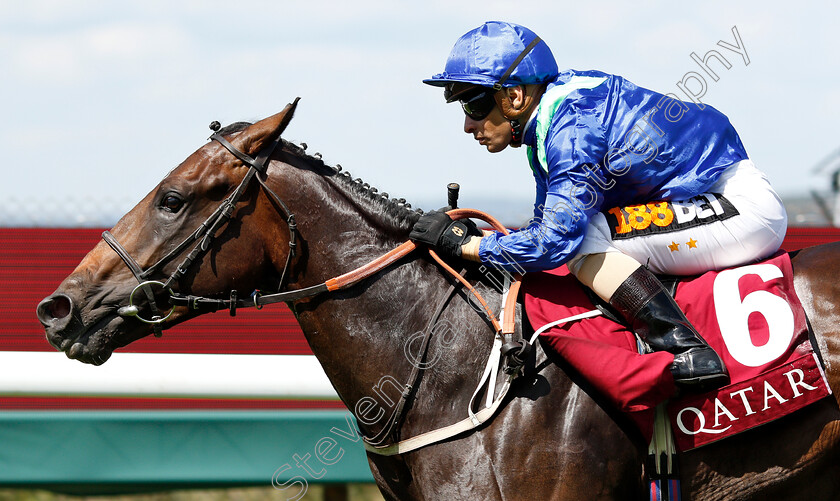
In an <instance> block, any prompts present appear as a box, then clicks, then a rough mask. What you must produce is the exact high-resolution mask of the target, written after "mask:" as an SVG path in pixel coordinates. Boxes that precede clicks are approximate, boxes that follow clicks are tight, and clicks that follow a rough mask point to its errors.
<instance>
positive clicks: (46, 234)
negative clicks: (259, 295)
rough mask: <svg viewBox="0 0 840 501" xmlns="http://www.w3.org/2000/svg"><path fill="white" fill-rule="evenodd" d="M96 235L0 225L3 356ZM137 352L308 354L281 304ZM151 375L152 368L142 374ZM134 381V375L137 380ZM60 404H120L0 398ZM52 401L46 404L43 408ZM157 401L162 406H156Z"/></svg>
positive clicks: (31, 331) (807, 236)
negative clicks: (37, 306)
mask: <svg viewBox="0 0 840 501" xmlns="http://www.w3.org/2000/svg"><path fill="white" fill-rule="evenodd" d="M101 233H102V230H98V229H78V228H56V229H50V228H0V349H2V350H5V351H52V350H53V348H52V347H51V346H50V345H49V344H48V343H47V342H46V340H45V338H44V331H43V329H42V327H41V325H40V324H39V323H38V320H37V319H36V318H35V307H36V305H37V304H38V302H39V301H40V300H41V299H42V298H44V297H45V296H47V295H49V294H50V293H52V292H53V291H54V290H55V288H56V287H57V286H58V284H59V283H60V282H61V280H62V279H63V278H64V277H66V276H67V275H68V274H70V272H72V271H73V269H74V268H75V267H76V265H77V264H78V263H79V261H81V260H82V258H83V257H84V256H85V254H87V252H88V251H89V250H90V249H92V248H93V247H94V246H95V245H96V243H97V242H98V241H99V240H100V238H101V237H100V235H101ZM837 240H840V228H790V229H789V230H788V234H787V237H786V238H785V242H784V244H783V247H784V248H785V249H787V250H795V249H800V248H802V247H807V246H810V245H817V244H820V243H826V242H833V241H837ZM120 351H124V352H144V353H231V354H249V353H250V354H300V355H303V354H311V351H310V350H309V346H308V345H307V344H306V340H305V339H304V337H303V334H302V333H301V331H300V328H299V327H298V325H297V323H296V322H295V319H294V317H293V315H292V313H291V312H290V311H289V309H288V308H287V307H286V306H285V305H282V304H280V305H271V306H268V307H266V308H264V309H262V310H260V311H257V310H254V309H247V310H240V311H239V312H237V316H236V317H230V316H229V315H228V314H227V313H226V312H218V313H213V314H208V315H204V316H202V317H199V318H196V319H194V320H191V321H190V322H187V323H185V324H181V325H178V326H176V327H174V328H172V329H170V330H168V331H166V333H164V337H163V338H162V339H156V338H153V337H148V338H145V339H142V340H140V341H137V342H135V343H133V344H131V345H130V346H128V347H126V348H123V349H121V350H120ZM150 370H153V369H150ZM138 377H141V375H138ZM56 400H61V401H62V402H64V404H62V405H60V407H63V408H67V407H68V406H69V407H73V408H76V407H78V408H85V407H86V406H87V407H90V406H89V405H87V404H85V403H84V402H86V401H96V402H98V404H97V408H103V407H104V408H111V407H117V408H119V407H121V406H123V405H124V402H125V400H126V399H72V402H71V401H69V400H71V399H28V398H21V399H15V398H13V399H3V402H2V404H0V405H1V406H2V407H5V408H43V407H44V406H48V407H49V406H51V405H53V404H55V402H56ZM133 401H134V402H135V404H136V405H132V408H138V407H139V408H181V407H184V406H189V407H202V406H204V408H207V407H217V406H221V407H224V408H231V407H237V406H241V407H253V406H254V405H256V406H257V407H265V406H266V405H269V406H270V407H275V408H276V407H277V406H280V407H289V406H304V407H308V406H311V405H310V404H314V405H315V406H319V405H325V406H329V407H335V406H336V404H335V403H323V404H319V403H317V402H315V403H310V404H298V403H296V404H290V403H288V402H286V403H283V402H280V403H277V402H273V403H266V402H261V403H258V404H255V403H254V402H252V401H243V402H237V401H231V400H228V401H224V405H222V404H220V403H219V402H215V401H212V402H204V403H202V402H201V401H196V400H187V401H185V402H178V399H168V400H164V399H133ZM50 402H52V403H50ZM162 402H163V403H162Z"/></svg>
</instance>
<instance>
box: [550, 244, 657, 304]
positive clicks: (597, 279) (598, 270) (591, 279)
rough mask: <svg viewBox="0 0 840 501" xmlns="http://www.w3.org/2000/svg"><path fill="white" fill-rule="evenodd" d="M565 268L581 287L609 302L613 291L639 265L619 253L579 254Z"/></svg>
mask: <svg viewBox="0 0 840 501" xmlns="http://www.w3.org/2000/svg"><path fill="white" fill-rule="evenodd" d="M566 266H567V267H568V268H569V271H570V272H571V273H572V274H573V275H574V276H575V277H577V279H578V281H580V283H582V284H583V285H585V286H587V287H589V288H590V289H592V291H593V292H595V294H597V295H598V296H599V297H600V298H601V299H603V300H605V301H609V300H610V298H611V297H612V295H613V293H614V292H615V290H616V289H617V288H618V286H619V285H621V284H622V283H623V282H624V281H625V280H626V279H627V277H629V276H630V274H631V273H633V272H634V271H636V270H637V269H638V268H639V266H641V264H640V263H639V262H638V261H636V260H635V259H633V258H632V257H630V256H628V255H626V254H623V253H621V252H599V253H596V254H582V255H581V254H579V255H577V256H575V257H574V258H573V259H572V260H571V261H569V262H568V263H567V264H566Z"/></svg>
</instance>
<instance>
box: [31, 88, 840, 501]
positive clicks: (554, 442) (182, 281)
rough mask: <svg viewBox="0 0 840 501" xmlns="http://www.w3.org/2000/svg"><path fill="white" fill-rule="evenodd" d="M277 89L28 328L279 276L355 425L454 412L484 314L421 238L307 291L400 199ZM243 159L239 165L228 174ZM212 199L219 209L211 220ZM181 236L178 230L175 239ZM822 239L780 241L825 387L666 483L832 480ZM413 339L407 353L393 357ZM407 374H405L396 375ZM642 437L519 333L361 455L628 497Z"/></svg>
mask: <svg viewBox="0 0 840 501" xmlns="http://www.w3.org/2000/svg"><path fill="white" fill-rule="evenodd" d="M296 104H297V101H295V102H294V103H293V104H290V105H288V106H287V107H286V108H285V109H284V110H283V111H281V112H280V113H278V114H276V115H273V116H271V117H268V118H266V119H263V120H260V121H258V122H256V123H254V124H235V125H234V126H229V127H226V128H225V129H221V130H219V131H218V132H217V133H216V135H214V137H218V138H221V140H216V141H209V142H208V143H207V144H205V145H203V146H202V147H200V148H199V149H198V150H196V151H195V152H194V153H192V155H190V156H189V157H187V158H186V160H184V161H183V162H182V163H181V164H180V165H179V166H178V167H176V168H175V169H174V170H172V171H171V172H170V173H169V174H168V175H167V176H166V177H165V178H164V179H163V180H162V181H161V182H160V184H159V185H158V186H157V187H155V188H154V189H153V190H152V191H151V192H150V193H149V194H148V195H147V196H146V197H145V198H144V199H143V200H142V201H141V202H140V203H139V204H138V205H137V206H136V207H134V208H133V209H132V210H131V211H129V212H128V213H127V214H125V215H124V216H123V217H122V218H121V219H120V220H119V221H118V222H117V224H116V225H115V226H114V227H113V228H112V229H111V230H110V232H108V233H107V235H106V236H108V235H109V236H110V237H109V238H106V239H104V240H103V241H101V242H99V243H98V244H97V245H96V246H95V247H94V248H93V249H92V250H91V251H90V253H88V254H87V256H86V257H85V258H84V259H83V260H82V261H81V263H80V264H79V265H78V267H77V268H76V269H75V270H74V271H73V272H72V273H71V274H70V275H69V276H68V277H67V278H66V279H65V280H64V281H63V282H62V283H61V284H60V285H59V286H58V288H57V290H56V291H55V292H54V293H53V294H52V295H50V296H49V297H47V298H45V299H44V300H43V301H42V302H41V303H40V304H39V305H38V308H37V316H38V318H39V320H40V321H41V322H42V324H43V325H44V328H45V333H46V337H47V339H48V340H49V342H50V343H51V344H52V345H53V346H54V347H55V348H56V349H58V350H61V351H64V352H65V353H66V355H67V356H68V357H69V358H71V359H76V360H79V361H81V362H85V363H90V364H102V363H104V362H105V361H106V360H107V359H108V357H109V356H110V355H111V353H112V352H113V351H114V350H115V349H117V348H119V347H122V346H125V345H127V344H129V343H131V342H132V341H134V340H137V339H139V338H142V337H144V336H147V335H149V334H152V333H153V332H154V333H156V334H159V332H156V331H159V330H163V329H166V328H169V327H171V326H173V325H176V324H178V323H180V322H184V321H187V320H189V319H190V318H192V317H194V316H196V315H198V314H200V313H201V312H202V310H200V309H199V310H196V309H193V308H189V307H185V306H184V305H178V306H172V307H171V308H170V307H169V305H167V304H166V301H167V299H169V296H179V297H184V296H186V295H191V296H194V299H192V301H193V302H194V303H196V304H197V303H199V302H201V301H206V302H210V303H212V302H213V301H215V304H216V305H217V306H218V305H222V306H223V307H224V308H234V307H236V306H237V305H240V306H242V305H245V304H248V302H249V301H253V303H254V304H256V305H257V306H262V305H261V304H260V302H259V298H260V294H259V293H258V294H256V295H254V296H253V297H245V299H242V298H239V297H238V295H237V294H238V293H234V292H233V291H254V290H259V291H276V290H280V289H282V291H283V292H282V293H281V294H286V295H281V296H279V300H283V301H285V302H286V303H287V304H288V306H289V307H290V308H291V310H292V312H293V313H294V315H295V317H296V319H297V321H298V323H299V324H300V327H301V329H302V331H303V333H304V335H305V337H306V339H307V341H308V343H309V345H310V347H311V349H312V352H313V353H314V354H315V356H316V357H317V358H318V360H319V361H320V363H321V365H322V366H323V369H324V371H325V373H326V374H327V376H328V377H329V379H330V381H331V382H332V384H333V386H334V387H335V390H336V392H337V393H338V395H339V397H340V398H341V400H342V401H343V403H344V404H345V405H346V406H347V407H348V409H351V410H355V415H356V418H357V422H358V430H359V432H360V433H361V434H363V435H364V436H366V437H376V436H377V435H379V436H383V434H384V435H388V437H389V438H391V439H394V440H396V439H399V438H405V437H413V436H417V435H419V434H422V433H425V432H428V431H430V430H434V429H437V428H440V427H442V426H446V425H449V424H451V423H453V422H456V421H458V420H459V419H461V418H463V417H464V416H465V414H466V409H467V407H468V406H469V405H470V403H471V398H472V393H473V390H474V388H475V387H476V384H477V382H478V381H479V379H480V377H481V375H482V371H483V370H484V367H485V362H486V359H487V356H488V353H490V351H491V346H492V344H493V342H494V341H493V338H494V329H493V327H492V326H491V325H490V323H489V322H488V321H487V319H486V317H484V316H482V315H481V314H480V312H477V311H476V307H475V305H474V301H471V300H470V299H471V297H470V295H469V294H467V293H465V292H464V291H463V290H462V289H457V290H455V291H454V292H453V291H452V290H451V289H452V287H453V286H452V285H451V284H452V282H453V281H452V279H451V277H449V276H448V275H447V274H445V273H444V272H442V271H441V268H440V266H439V265H438V264H437V263H436V262H435V261H434V260H432V259H431V258H430V256H429V253H428V252H424V251H423V250H422V249H419V250H415V251H414V252H410V253H408V254H406V255H404V256H402V257H400V258H399V259H396V260H395V262H393V263H392V264H390V265H388V266H385V267H381V268H379V269H377V270H375V271H373V272H372V273H371V274H370V276H368V277H367V278H363V279H361V280H358V281H357V282H356V283H355V285H353V286H350V287H347V288H343V289H338V290H326V291H325V290H323V289H324V288H323V287H321V284H323V283H324V282H325V281H328V280H329V279H330V278H331V277H335V276H336V275H338V274H342V273H347V272H348V271H352V270H355V269H357V268H359V267H363V266H364V265H366V264H367V263H369V262H371V261H372V260H374V259H376V258H378V257H379V256H381V255H383V254H385V253H387V252H388V251H391V250H392V249H394V248H395V247H398V246H399V245H401V244H403V243H404V242H406V241H407V237H408V234H409V231H410V229H411V226H412V224H413V223H414V222H415V221H416V220H417V219H418V217H419V212H418V211H416V210H414V209H411V208H410V206H409V204H407V203H406V202H405V201H404V200H403V199H399V200H396V199H390V198H388V196H387V194H381V193H379V192H377V191H376V189H375V188H372V187H370V186H368V185H367V184H365V183H363V182H362V181H361V180H360V179H355V180H354V179H352V177H351V176H349V175H348V174H347V173H346V172H342V171H341V169H340V167H338V166H336V167H332V166H329V165H327V164H325V163H324V162H323V161H322V160H321V159H320V156H319V155H315V156H312V155H309V154H307V153H306V152H305V150H304V148H302V147H300V146H297V145H295V144H292V143H290V142H287V141H285V140H283V139H281V133H282V132H283V131H284V129H285V128H286V126H287V125H288V124H289V122H290V120H291V118H292V115H293V113H294V110H295V107H296ZM216 129H217V130H218V126H217V127H216ZM223 142H226V143H227V145H226V144H223ZM272 145H273V146H272ZM272 148H273V149H272ZM269 150H271V151H269ZM236 152H239V153H238V154H237V153H236ZM266 152H268V153H266ZM232 153H233V154H232ZM260 156H261V157H262V158H257V157H260ZM261 162H262V163H261ZM254 166H257V167H256V168H255V167H254ZM255 171H256V172H255ZM249 176H255V177H256V178H257V179H258V180H259V183H245V182H244V180H245V178H247V177H249ZM234 195H236V196H235V197H234ZM224 202H227V204H225V203H224ZM223 206H226V207H227V209H224V210H223V209H222V207H223ZM221 213H227V214H229V217H226V218H216V219H214V216H216V215H218V214H221ZM290 216H294V217H290ZM208 221H209V223H208ZM213 221H218V222H216V223H213ZM207 226H213V228H210V229H209V230H208V229H207V228H206V227H207ZM196 228H199V229H203V230H205V231H203V232H199V231H198V230H196ZM179 242H180V243H179ZM190 242H198V243H196V246H195V248H193V250H192V251H190V252H189V254H188V251H189V248H190V245H191V244H190ZM185 256H186V257H185ZM838 257H840V247H838V245H837V244H827V245H823V246H818V247H812V248H807V249H804V250H801V251H799V252H797V253H795V254H794V255H793V257H792V261H793V266H794V270H795V289H796V292H797V293H798V295H799V297H800V299H801V301H802V303H803V306H804V308H805V309H806V312H807V315H808V317H809V318H810V321H811V324H812V327H813V331H814V332H815V336H816V339H817V344H818V346H819V348H820V350H821V353H822V358H823V360H824V363H825V368H826V373H827V374H826V375H827V379H828V382H829V386H830V387H831V388H832V390H833V395H834V397H832V398H824V399H822V400H820V401H818V402H817V403H815V404H813V405H810V406H809V407H807V408H805V409H802V410H800V411H798V412H797V413H795V414H794V415H791V416H787V417H784V418H782V419H779V420H777V421H774V422H772V423H769V424H766V425H764V426H761V427H759V428H756V429H753V430H750V431H747V432H744V433H742V434H740V435H737V436H734V437H732V438H729V439H726V440H723V441H720V442H716V443H712V444H710V445H706V446H704V447H702V448H699V449H695V450H693V451H690V452H687V453H684V454H683V455H682V456H681V458H680V469H681V476H682V479H683V480H682V495H683V496H684V498H686V499H697V500H720V499H727V500H752V499H794V498H797V499H798V498H800V497H807V498H808V499H813V500H819V499H826V500H827V499H835V498H836V496H837V494H836V493H837V492H840V475H838V473H840V469H838V467H837V466H836V465H837V464H838V463H837V456H838V450H840V449H838V440H840V407H838V402H837V395H838V392H840V308H838V307H837V306H836V305H837V304H838V298H840V286H838V284H837V281H836V280H833V279H832V278H831V277H833V276H836V275H837V273H838V270H840V259H838ZM179 260H181V261H180V262H179ZM144 267H145V270H144V269H143V268H144ZM482 273H483V272H482V271H481V270H480V269H477V268H476V267H475V266H472V267H470V268H468V269H467V270H466V276H467V278H468V279H469V280H470V281H471V282H473V283H474V284H475V288H476V290H477V291H478V293H480V294H481V295H483V296H484V297H486V298H487V302H488V303H489V304H498V303H499V302H500V301H501V298H500V291H499V290H498V287H496V286H495V285H494V283H492V281H489V280H487V279H485V277H484V275H482ZM167 276H168V279H167ZM142 280H145V281H146V283H145V285H142V286H141V285H138V284H139V281H142ZM163 280H166V281H165V282H163ZM316 289H317V290H316ZM313 290H316V292H318V293H308V292H307V293H304V292H306V291H310V292H311V291H313ZM141 291H142V292H141ZM176 291H177V292H176ZM301 291H304V292H301ZM297 293H299V294H297ZM195 298H205V299H203V300H198V299H195ZM438 304H440V305H442V308H440V309H439V310H440V311H436V312H435V311H432V310H434V308H432V307H430V306H433V305H438ZM520 313H521V312H520ZM433 317H436V318H433ZM143 319H145V320H143ZM430 323H437V324H442V325H448V326H451V329H450V330H448V332H447V334H446V335H440V336H438V335H436V336H434V337H432V338H431V339H430V340H428V342H427V346H426V347H425V348H424V351H423V353H420V348H419V344H418V341H417V340H418V339H419V338H418V335H417V334H418V333H422V332H424V330H425V329H427V327H428V325H429V324H430ZM412 354H413V355H412ZM421 355H422V357H423V358H422V360H423V361H424V363H423V364H418V363H417V360H412V356H417V357H419V356H421ZM421 365H422V367H420V366H421ZM418 367H420V369H421V370H420V371H419V373H418V370H417V368H418ZM412 374H416V381H410V383H412V384H410V385H409V386H408V387H403V386H402V385H401V384H397V383H401V382H403V381H407V380H410V379H411V377H412ZM414 383H416V384H414ZM501 384H502V383H501V380H500V381H499V382H497V386H501ZM407 389H408V390H410V391H407ZM400 391H403V392H405V393H409V394H408V395H407V398H406V399H405V400H404V401H402V403H401V405H404V407H403V409H402V411H401V413H400V415H399V416H398V417H397V420H396V421H394V420H393V419H392V420H390V421H389V420H386V419H383V418H384V417H385V415H387V414H388V413H389V412H391V416H393V415H394V414H393V412H392V407H393V406H395V405H396V401H397V400H399V398H400V394H399V393H400ZM646 453H647V444H646V443H644V441H643V440H642V439H641V436H640V434H639V433H637V432H635V431H634V430H633V429H632V427H630V426H628V424H627V422H626V420H625V419H623V418H622V416H621V415H619V414H618V413H617V412H616V411H615V410H614V409H611V408H610V406H609V405H606V404H605V403H604V402H603V400H602V399H601V398H600V397H599V395H597V394H596V393H595V392H593V391H591V389H589V388H587V385H586V382H585V381H581V380H580V378H579V377H576V375H575V374H574V373H573V371H571V370H569V369H568V367H567V366H566V365H565V364H564V362H563V360H561V359H559V357H557V356H556V355H554V354H552V353H551V351H550V350H547V349H545V348H544V347H543V349H540V347H539V346H538V347H537V348H536V349H535V350H534V353H532V354H531V355H530V358H529V360H528V361H527V363H526V366H525V367H524V374H523V375H522V376H521V377H519V378H516V379H515V380H514V382H513V384H512V385H511V386H510V389H509V392H508V394H507V397H506V398H505V401H504V402H503V405H502V406H501V407H500V409H499V410H498V412H497V414H496V415H495V416H494V417H493V419H491V420H489V421H487V422H485V423H484V424H482V425H481V426H479V427H477V428H475V429H473V430H470V431H466V432H463V433H461V434H459V435H456V436H453V437H450V438H447V439H445V440H442V441H440V442H438V443H435V444H432V445H427V446H425V447H421V448H419V449H416V450H414V451H411V452H407V453H402V454H396V455H390V456H386V455H380V454H376V453H372V452H368V456H367V457H368V462H369V466H370V468H371V471H372V473H373V477H374V479H375V481H376V483H377V484H378V486H379V488H380V490H381V492H382V494H383V496H384V497H385V499H388V500H422V499H485V500H509V499H523V498H527V499H546V500H572V499H574V500H579V499H596V498H597V499H616V500H617V499H640V498H644V497H645V496H646V489H647V485H646V483H645V480H644V476H645V464H644V463H645V457H646Z"/></svg>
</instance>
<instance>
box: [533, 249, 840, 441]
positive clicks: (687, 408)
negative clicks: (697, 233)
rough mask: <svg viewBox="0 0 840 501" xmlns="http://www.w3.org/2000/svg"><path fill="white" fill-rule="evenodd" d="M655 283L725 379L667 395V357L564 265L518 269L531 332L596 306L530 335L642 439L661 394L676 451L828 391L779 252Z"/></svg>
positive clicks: (672, 390) (784, 411) (799, 405)
mask: <svg viewBox="0 0 840 501" xmlns="http://www.w3.org/2000/svg"><path fill="white" fill-rule="evenodd" d="M665 283H666V284H668V285H666V287H668V288H669V289H670V290H672V291H673V292H674V293H675V299H676V300H677V302H678V304H680V306H681V308H682V309H683V311H684V312H685V314H686V316H687V317H688V319H689V321H691V322H692V324H693V325H694V326H695V327H696V328H697V329H698V331H699V332H700V333H701V334H702V335H703V337H704V338H705V339H706V341H707V342H708V343H709V344H710V345H711V346H712V347H713V348H714V349H715V350H716V351H717V352H718V354H720V355H721V356H722V357H723V359H724V362H725V363H726V366H727V367H728V369H729V372H730V376H731V378H732V382H731V384H730V385H728V386H726V387H723V388H719V389H717V390H714V391H711V392H709V393H705V394H695V395H691V394H685V395H678V396H675V390H676V388H675V386H674V384H673V380H672V379H671V377H670V374H669V371H668V370H667V367H668V365H670V363H671V361H672V359H673V357H672V355H670V354H668V353H662V352H660V353H650V352H649V350H647V349H645V347H644V346H643V344H642V343H640V342H639V341H638V340H637V339H636V337H635V335H634V334H633V333H632V332H630V331H629V330H628V329H627V327H626V326H625V325H623V324H622V323H621V322H620V321H619V317H618V315H615V314H613V313H612V312H611V308H610V307H609V305H605V304H603V302H601V301H600V300H599V301H593V296H594V294H591V292H590V293H587V289H585V287H583V286H582V285H580V284H579V283H578V282H577V280H576V279H575V277H573V276H572V275H571V274H570V273H569V272H568V270H567V269H566V268H565V267H561V268H559V269H557V270H553V271H551V272H544V273H537V274H528V275H526V277H525V279H524V281H523V286H522V288H523V293H524V304H525V310H526V312H527V316H528V319H529V321H530V323H531V326H532V327H533V328H534V329H535V330H536V331H540V329H541V327H542V326H543V325H545V324H548V323H551V322H553V321H555V320H557V319H558V318H568V317H573V316H575V315H579V314H582V313H584V312H586V311H592V310H596V309H598V310H600V311H601V312H603V314H601V315H598V316H595V317H594V318H589V319H586V320H574V321H570V322H567V323H564V324H561V325H557V326H554V327H551V328H549V329H546V330H545V331H544V332H542V333H541V334H540V339H541V341H542V344H543V347H544V348H546V349H550V350H553V351H555V352H556V353H557V354H558V355H559V356H560V357H562V358H563V359H564V360H565V361H567V362H568V363H569V364H570V365H571V366H572V367H573V368H574V369H575V370H576V371H578V372H579V373H580V374H581V376H582V377H584V378H585V379H586V380H587V381H588V382H589V383H591V384H592V385H593V387H594V388H595V389H596V390H597V391H598V392H599V393H601V394H602V395H603V396H604V397H606V399H607V400H608V401H609V402H610V403H611V404H612V405H614V406H615V408H616V409H618V410H619V411H621V412H623V413H625V414H626V415H627V416H628V417H629V418H630V419H631V421H632V422H634V423H635V424H636V425H637V426H638V428H639V431H640V432H641V433H642V435H643V436H644V437H646V439H648V440H650V438H651V437H652V435H653V419H654V414H655V410H656V408H657V406H659V405H660V404H662V403H663V402H665V401H668V404H667V411H668V412H667V413H668V416H669V418H670V422H671V425H672V427H673V429H674V434H675V439H676V447H677V449H678V450H680V451H687V450H690V449H693V448H696V447H700V446H702V445H705V444H708V443H712V442H715V441H717V440H720V439H722V438H725V437H728V436H731V435H733V434H736V433H740V432H742V431H745V430H748V429H750V428H753V427H755V426H758V425H760V424H764V423H767V422H769V421H772V420H775V419H778V418H780V417H782V416H784V415H787V414H789V413H791V412H794V411H796V410H798V409H801V408H802V407H804V406H806V405H808V404H810V403H812V402H815V401H817V400H819V399H821V398H823V397H825V396H827V395H829V394H830V393H831V390H830V389H829V388H828V384H827V382H826V380H825V376H824V374H823V372H822V366H821V363H820V361H819V358H818V354H817V353H816V352H815V351H814V348H813V345H812V343H811V341H810V338H809V330H808V324H807V319H806V317H805V311H804V309H803V308H802V305H801V303H800V301H799V298H798V297H797V296H796V292H795V290H794V288H793V270H792V267H791V264H790V256H789V255H788V254H786V253H779V254H777V255H775V256H773V257H771V258H769V259H768V260H765V261H763V262H761V263H757V264H752V265H747V266H742V267H738V268H732V269H728V270H723V271H720V272H709V273H706V274H703V275H700V276H697V277H686V278H682V279H681V280H677V279H675V278H674V277H666V279H665ZM596 298H597V297H596ZM640 348H641V349H640Z"/></svg>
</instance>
